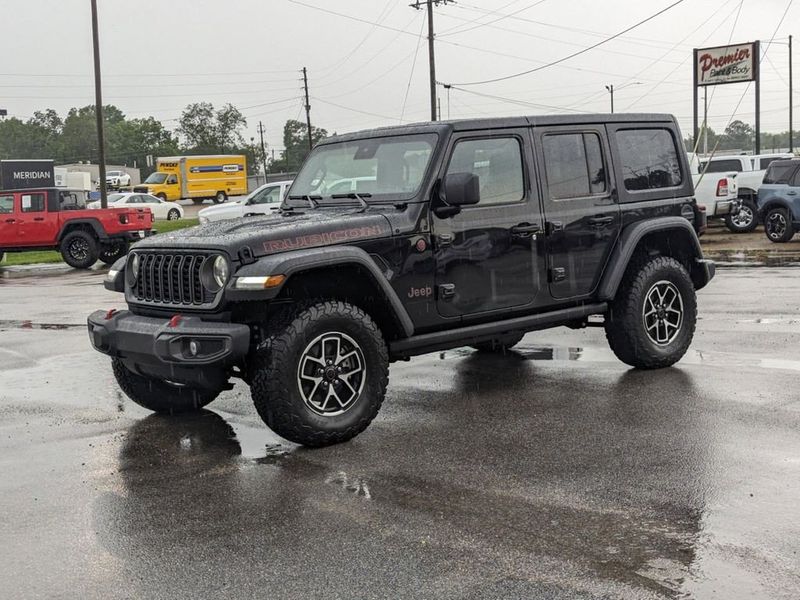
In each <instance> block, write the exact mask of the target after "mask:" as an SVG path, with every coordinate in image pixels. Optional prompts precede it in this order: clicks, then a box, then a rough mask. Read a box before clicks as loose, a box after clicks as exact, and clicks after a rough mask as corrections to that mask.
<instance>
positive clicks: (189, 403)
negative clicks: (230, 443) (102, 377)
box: [111, 358, 219, 415]
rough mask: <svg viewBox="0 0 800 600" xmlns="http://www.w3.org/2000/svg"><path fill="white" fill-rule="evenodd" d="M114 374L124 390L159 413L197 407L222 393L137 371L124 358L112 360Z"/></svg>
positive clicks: (187, 410) (196, 408) (182, 411)
mask: <svg viewBox="0 0 800 600" xmlns="http://www.w3.org/2000/svg"><path fill="white" fill-rule="evenodd" d="M111 368H112V370H113V371H114V377H115V378H116V380H117V383H118V384H119V387H120V388H122V391H123V392H125V394H126V395H127V396H128V398H130V399H131V400H133V401H134V402H136V404H138V405H139V406H141V407H143V408H146V409H147V410H152V411H153V412H157V413H165V414H170V415H171V414H178V413H186V412H193V411H198V410H200V409H201V408H203V407H204V406H205V405H206V404H209V403H210V402H213V401H214V400H215V399H216V397H217V396H219V390H204V389H197V388H191V387H188V386H182V385H177V384H173V383H169V382H167V381H163V380H160V379H153V378H152V377H144V376H143V375H137V374H136V373H134V372H133V371H131V370H130V369H128V367H126V366H125V365H124V364H123V363H122V361H121V360H119V359H118V358H114V359H112V361H111Z"/></svg>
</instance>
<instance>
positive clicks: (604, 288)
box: [598, 217, 713, 301]
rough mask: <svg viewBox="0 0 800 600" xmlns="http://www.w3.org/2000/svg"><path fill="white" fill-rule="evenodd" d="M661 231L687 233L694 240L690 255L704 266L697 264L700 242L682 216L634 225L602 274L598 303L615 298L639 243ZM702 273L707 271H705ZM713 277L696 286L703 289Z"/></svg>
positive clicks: (625, 232) (623, 232)
mask: <svg viewBox="0 0 800 600" xmlns="http://www.w3.org/2000/svg"><path fill="white" fill-rule="evenodd" d="M661 231H680V232H686V233H688V234H689V237H690V239H691V248H690V252H691V255H692V258H693V259H694V260H695V263H697V264H698V265H701V264H703V263H699V262H698V261H702V260H703V249H702V248H701V247H700V240H699V239H698V237H697V233H696V232H695V230H694V228H693V227H692V224H691V223H689V221H687V220H686V219H684V218H683V217H659V218H656V219H648V220H646V221H640V222H638V223H634V224H633V225H630V226H628V227H626V228H625V229H624V230H623V231H622V235H621V236H620V238H619V241H618V242H617V245H616V247H615V248H614V250H613V252H612V253H611V258H610V259H609V262H608V264H609V268H608V269H607V270H606V272H605V274H604V275H603V278H602V280H601V281H600V287H599V288H598V290H599V291H598V297H599V298H598V299H599V300H604V301H608V300H613V299H614V296H616V293H617V288H619V284H620V283H621V282H622V277H623V275H624V274H625V270H626V269H627V268H628V264H629V263H630V261H631V258H632V257H633V255H634V253H635V252H636V249H637V248H638V247H639V243H640V242H641V241H642V240H643V239H644V238H645V237H646V236H648V235H650V234H652V233H655V232H661ZM701 270H702V271H704V270H705V269H701ZM711 276H713V273H711V275H710V276H707V277H703V276H701V280H700V281H699V283H700V285H699V286H697V285H696V287H697V289H700V288H701V287H703V286H704V285H705V284H706V283H708V280H709V279H710V278H711ZM704 278H705V279H706V280H705V281H703V279H704ZM696 283H697V282H696Z"/></svg>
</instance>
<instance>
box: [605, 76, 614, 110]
mask: <svg viewBox="0 0 800 600" xmlns="http://www.w3.org/2000/svg"><path fill="white" fill-rule="evenodd" d="M606 89H607V90H608V93H609V94H611V114H612V115H613V114H614V84H613V83H612V84H611V85H607V86H606Z"/></svg>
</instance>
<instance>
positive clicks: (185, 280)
mask: <svg viewBox="0 0 800 600" xmlns="http://www.w3.org/2000/svg"><path fill="white" fill-rule="evenodd" d="M211 258H212V256H210V255H208V254H184V253H175V254H166V253H149V252H141V253H139V277H138V278H137V279H136V283H135V284H134V285H133V287H132V288H131V293H132V294H133V296H134V297H135V298H136V299H137V300H138V301H140V302H147V303H155V304H165V305H172V306H180V305H182V306H202V305H204V304H208V303H210V302H213V301H214V297H215V294H214V293H212V292H210V291H208V290H207V289H206V288H205V287H204V286H203V283H202V281H201V279H200V273H201V270H202V268H203V264H204V263H205V262H206V261H207V260H209V259H211Z"/></svg>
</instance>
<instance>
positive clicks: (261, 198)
mask: <svg viewBox="0 0 800 600" xmlns="http://www.w3.org/2000/svg"><path fill="white" fill-rule="evenodd" d="M280 201H281V186H279V185H276V186H273V187H269V188H266V189H265V190H263V191H261V193H259V194H258V195H257V196H255V197H254V198H253V199H252V200H251V201H250V204H272V203H274V202H280Z"/></svg>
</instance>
